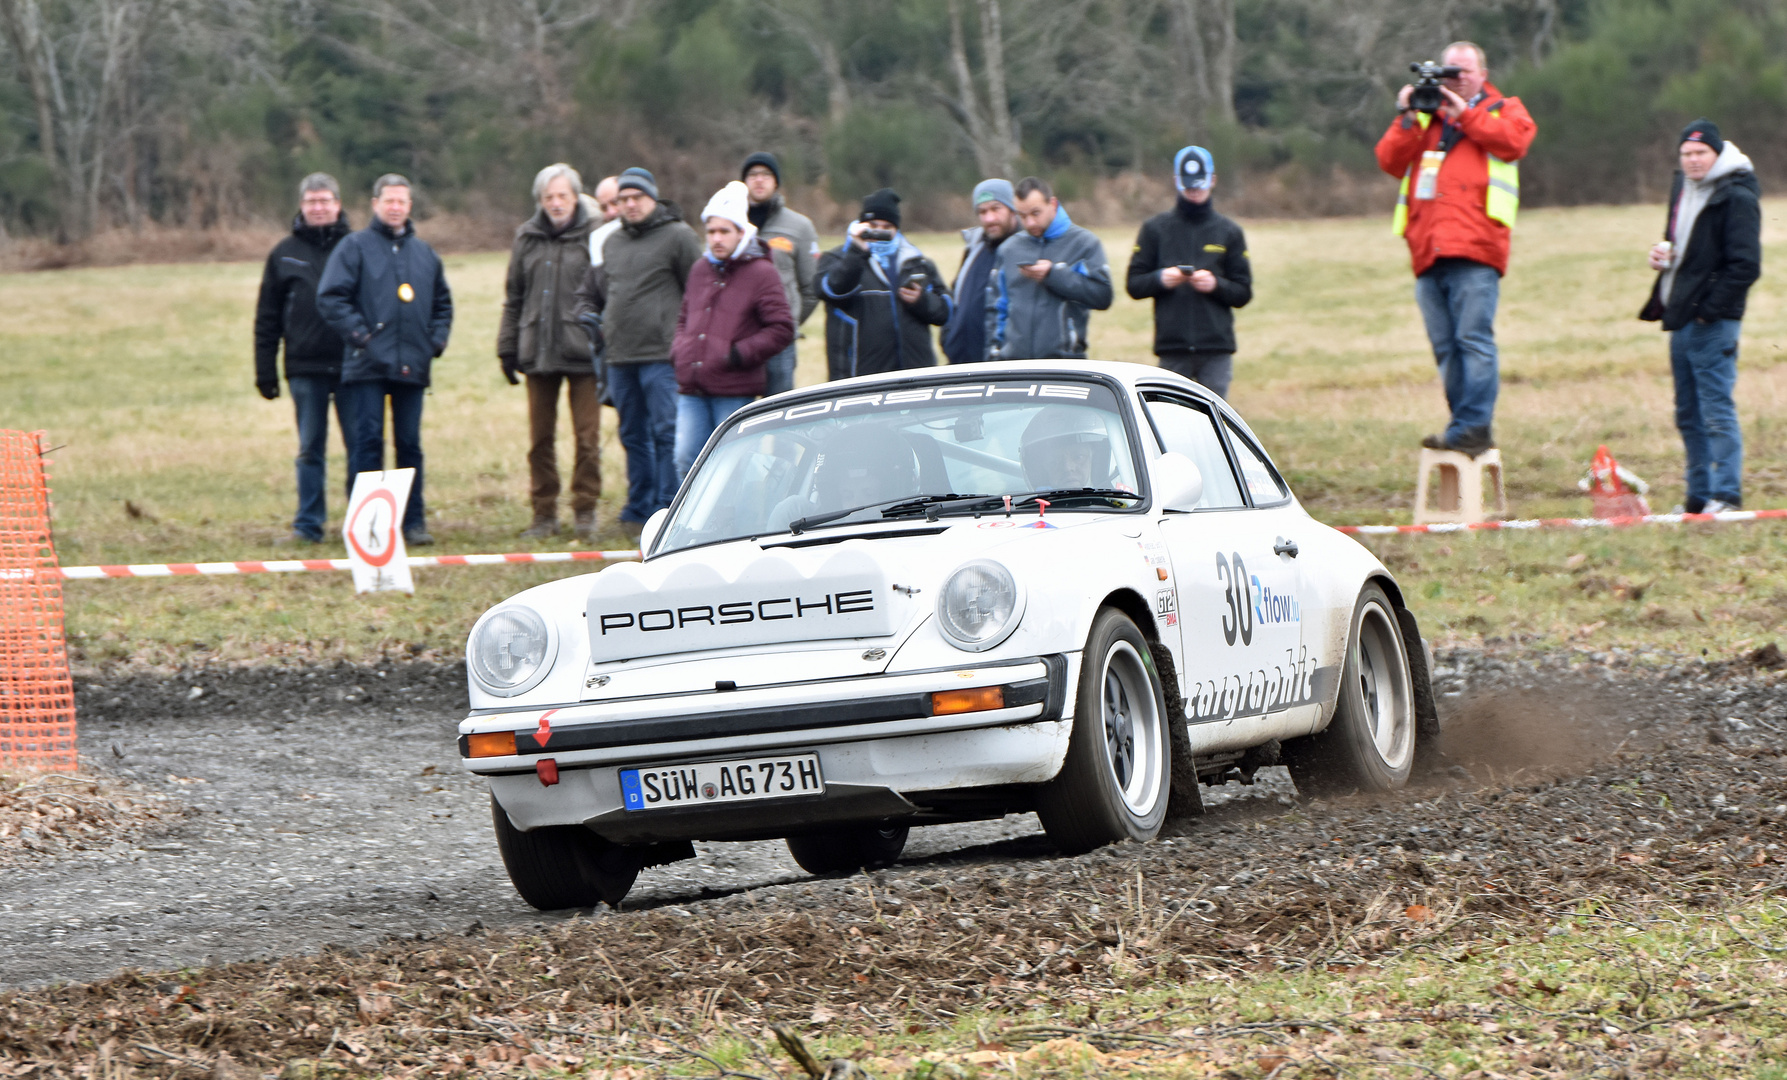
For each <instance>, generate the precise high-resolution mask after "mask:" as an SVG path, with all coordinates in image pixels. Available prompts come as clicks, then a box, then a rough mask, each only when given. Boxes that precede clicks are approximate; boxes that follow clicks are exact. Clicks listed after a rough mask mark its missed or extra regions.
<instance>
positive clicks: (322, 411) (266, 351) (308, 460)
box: [254, 173, 353, 544]
mask: <svg viewBox="0 0 1787 1080" xmlns="http://www.w3.org/2000/svg"><path fill="white" fill-rule="evenodd" d="M347 234H348V223H347V216H346V215H345V214H343V213H342V212H341V185H339V184H337V183H336V182H335V178H334V177H333V176H330V175H329V174H328V173H311V174H310V175H309V176H306V177H305V178H304V180H303V181H302V182H301V183H300V184H299V185H298V214H297V216H296V217H294V218H293V219H292V235H290V236H288V237H286V238H285V239H284V240H281V241H280V242H279V243H278V244H277V245H275V246H274V248H273V252H272V254H270V255H268V256H267V268H266V269H265V270H264V271H262V273H261V296H260V301H259V303H257V304H256V305H255V311H254V385H255V387H256V388H257V389H259V390H260V392H261V396H262V397H264V398H266V399H267V400H268V401H273V400H275V399H277V398H278V397H279V343H280V341H282V340H283V341H284V342H285V381H286V385H288V386H290V387H291V388H292V406H293V408H294V410H295V411H296V413H297V415H298V516H297V517H295V518H293V519H292V540H293V542H295V543H304V544H316V543H320V542H321V541H322V539H323V523H324V522H325V521H327V520H328V516H329V512H328V505H327V502H326V500H325V499H324V497H323V488H324V486H325V485H326V484H327V480H328V477H327V472H326V468H327V465H326V461H327V456H328V447H329V401H330V399H331V398H333V399H334V401H335V420H336V424H337V426H338V427H340V429H341V442H342V446H343V447H344V448H345V447H346V446H347V443H348V427H349V422H348V416H347V406H346V403H345V402H344V401H343V399H342V397H341V395H340V393H339V391H340V389H341V338H340V336H339V335H337V334H336V333H335V331H334V330H333V329H332V328H331V327H330V326H329V324H328V323H326V322H324V321H323V319H322V317H321V316H320V315H318V314H317V310H316V286H317V279H319V278H320V277H322V274H323V266H324V265H325V264H326V263H327V262H328V261H329V253H330V252H331V251H334V250H335V245H336V243H338V242H339V241H340V240H341V238H342V237H344V236H346V235H347ZM348 484H349V487H350V488H351V487H352V485H353V477H352V475H350V476H349V477H348Z"/></svg>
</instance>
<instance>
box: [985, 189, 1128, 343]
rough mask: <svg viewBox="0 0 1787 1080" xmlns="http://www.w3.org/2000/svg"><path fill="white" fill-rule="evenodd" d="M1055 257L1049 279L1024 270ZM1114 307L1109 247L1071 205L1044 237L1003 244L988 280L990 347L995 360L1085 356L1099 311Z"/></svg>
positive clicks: (1025, 237) (1024, 234)
mask: <svg viewBox="0 0 1787 1080" xmlns="http://www.w3.org/2000/svg"><path fill="white" fill-rule="evenodd" d="M1038 259H1047V260H1049V261H1050V262H1051V263H1053V264H1054V265H1053V266H1052V267H1050V268H1049V274H1048V277H1046V278H1045V279H1043V280H1042V281H1040V282H1038V281H1032V280H1030V279H1029V278H1027V277H1025V276H1024V275H1023V274H1022V273H1020V272H1019V271H1018V267H1019V266H1020V265H1022V264H1024V263H1030V262H1035V261H1037V260H1038ZM1110 306H1111V267H1110V263H1109V262H1107V261H1106V259H1105V255H1104V245H1103V244H1101V243H1099V241H1098V237H1096V236H1094V235H1093V234H1092V233H1091V232H1090V231H1088V230H1086V229H1082V228H1080V227H1079V226H1078V225H1075V224H1074V223H1073V221H1072V219H1070V218H1069V217H1068V216H1067V208H1066V207H1064V206H1063V207H1057V208H1056V210H1055V220H1054V221H1053V222H1051V223H1050V224H1049V227H1048V228H1047V229H1046V230H1044V231H1043V234H1042V235H1041V236H1031V235H1030V234H1029V233H1028V232H1020V233H1018V234H1017V235H1015V236H1012V237H1010V238H1008V239H1007V240H1006V241H1005V242H1004V243H1003V244H1000V245H999V254H998V257H997V259H996V261H995V262H994V263H993V274H992V277H991V278H989V279H988V281H987V345H988V354H989V358H990V359H993V360H1043V359H1054V358H1060V359H1069V360H1083V359H1085V357H1086V328H1087V323H1088V321H1089V320H1090V316H1091V313H1092V312H1093V311H1103V310H1105V309H1106V308H1108V307H1110Z"/></svg>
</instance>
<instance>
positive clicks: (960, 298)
mask: <svg viewBox="0 0 1787 1080" xmlns="http://www.w3.org/2000/svg"><path fill="white" fill-rule="evenodd" d="M973 203H974V216H975V217H977V218H979V219H980V224H979V225H977V226H975V227H974V228H972V229H963V230H962V243H963V245H964V248H963V251H962V265H961V267H960V268H958V269H957V270H956V280H955V282H954V284H952V285H951V286H950V292H951V293H952V294H954V297H955V302H956V310H955V313H954V314H953V315H951V316H950V317H949V325H948V326H945V327H944V328H943V355H945V356H947V357H949V362H950V363H952V364H972V363H975V362H977V361H980V360H985V359H986V358H987V312H986V304H987V299H986V298H987V278H988V277H990V276H991V275H992V272H993V259H994V257H995V256H996V255H997V254H998V252H999V245H1000V244H1003V243H1005V240H1006V238H1007V237H1009V236H1011V234H1012V233H1015V232H1017V231H1018V197H1017V196H1016V195H1015V194H1013V193H1012V190H1011V181H1010V180H1001V179H998V178H994V179H991V180H982V181H981V182H980V183H978V184H976V185H974V196H973Z"/></svg>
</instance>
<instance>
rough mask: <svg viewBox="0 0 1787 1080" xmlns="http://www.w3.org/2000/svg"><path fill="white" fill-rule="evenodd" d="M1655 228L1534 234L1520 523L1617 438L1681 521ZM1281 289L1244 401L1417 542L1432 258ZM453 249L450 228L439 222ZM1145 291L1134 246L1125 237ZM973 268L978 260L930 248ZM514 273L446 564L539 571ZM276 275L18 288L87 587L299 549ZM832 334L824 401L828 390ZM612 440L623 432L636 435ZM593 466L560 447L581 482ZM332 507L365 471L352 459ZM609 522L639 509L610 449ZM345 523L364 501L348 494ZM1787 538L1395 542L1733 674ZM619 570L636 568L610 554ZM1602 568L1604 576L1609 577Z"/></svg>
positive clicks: (1772, 619)
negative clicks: (1651, 266)
mask: <svg viewBox="0 0 1787 1080" xmlns="http://www.w3.org/2000/svg"><path fill="white" fill-rule="evenodd" d="M1784 210H1787V201H1770V202H1769V203H1768V204H1767V207H1766V217H1767V229H1768V232H1767V235H1766V237H1765V241H1766V244H1767V249H1768V250H1767V256H1766V259H1767V261H1766V267H1767V270H1766V271H1765V277H1764V279H1763V281H1762V283H1761V284H1760V285H1759V286H1758V288H1757V289H1756V290H1755V292H1754V293H1753V294H1752V299H1751V305H1750V312H1749V317H1748V318H1747V320H1746V322H1745V327H1744V340H1743V354H1742V357H1743V358H1742V377H1741V380H1740V392H1741V400H1740V410H1741V414H1742V418H1743V423H1744V430H1745V437H1746V440H1747V444H1748V445H1747V456H1748V465H1747V481H1748V489H1747V492H1746V494H1747V496H1748V499H1749V505H1751V506H1753V507H1761V506H1770V505H1782V504H1783V503H1784V502H1787V431H1784V427H1783V419H1782V418H1783V408H1782V406H1783V404H1784V403H1787V364H1783V363H1782V360H1783V359H1784V357H1783V353H1782V348H1783V345H1787V307H1784V305H1783V303H1782V301H1783V298H1784V297H1787V284H1784V283H1783V279H1782V278H1781V277H1780V276H1779V273H1778V271H1776V270H1775V268H1776V267H1779V266H1780V265H1782V264H1781V262H1780V259H1781V258H1782V255H1783V254H1784V253H1787V248H1784V244H1787V233H1784V232H1783V228H1782V217H1783V211H1784ZM1659 220H1660V214H1659V212H1658V209H1657V208H1655V207H1600V208H1585V209H1572V210H1539V211H1530V212H1528V213H1526V214H1524V215H1523V216H1522V219H1521V223H1520V228H1519V231H1518V235H1517V238H1516V242H1515V259H1514V265H1513V268H1512V270H1511V272H1510V274H1509V276H1508V278H1507V279H1506V281H1505V282H1504V286H1503V293H1502V302H1501V313H1500V316H1499V318H1498V331H1499V336H1500V340H1501V345H1502V362H1503V371H1504V385H1503V392H1502V398H1501V404H1500V408H1499V412H1498V421H1497V425H1496V430H1497V434H1498V436H1499V437H1500V440H1501V444H1502V447H1503V454H1504V456H1505V457H1506V459H1507V462H1508V481H1509V487H1510V495H1511V498H1512V502H1513V511H1514V513H1515V514H1516V515H1517V516H1563V515H1569V516H1576V515H1582V514H1586V513H1587V509H1588V505H1587V500H1586V499H1584V498H1582V497H1581V496H1579V495H1578V494H1577V492H1576V490H1575V481H1576V479H1577V477H1578V476H1580V475H1581V473H1582V470H1583V469H1584V467H1585V466H1586V463H1587V461H1588V458H1589V457H1590V456H1591V455H1592V454H1593V452H1594V449H1595V447H1596V446H1597V445H1598V444H1600V443H1607V444H1608V445H1609V446H1610V447H1611V448H1612V449H1613V451H1614V452H1615V454H1616V455H1618V456H1619V458H1620V459H1621V461H1622V462H1623V463H1625V464H1627V465H1629V466H1630V467H1632V468H1633V469H1635V470H1636V471H1637V472H1638V473H1639V474H1641V475H1643V476H1645V477H1647V478H1648V479H1650V480H1651V481H1652V482H1653V483H1654V484H1655V485H1656V486H1655V490H1654V492H1653V494H1652V503H1653V506H1655V507H1656V508H1658V509H1659V510H1666V509H1668V508H1669V506H1670V505H1671V504H1673V503H1674V502H1676V501H1678V499H1679V497H1680V476H1679V474H1680V453H1681V451H1680V443H1679V440H1678V439H1677V437H1676V434H1675V431H1674V428H1673V426H1672V418H1671V404H1670V401H1671V390H1670V383H1669V377H1668V365H1667V360H1666V347H1665V341H1664V338H1663V336H1662V335H1661V334H1660V333H1658V331H1657V330H1656V328H1655V327H1654V325H1651V324H1645V323H1640V322H1638V321H1637V320H1636V319H1634V318H1633V317H1632V316H1633V313H1634V312H1635V311H1636V310H1637V309H1638V307H1639V305H1640V303H1641V302H1642V300H1643V298H1644V294H1645V290H1646V289H1647V288H1648V285H1649V279H1650V275H1649V273H1648V272H1647V271H1645V270H1644V268H1643V265H1642V252H1643V250H1644V248H1645V247H1646V246H1647V245H1648V243H1649V240H1650V238H1651V237H1652V236H1653V235H1654V234H1655V233H1656V231H1657V228H1658V225H1659ZM1247 224H1248V225H1249V240H1250V244H1251V246H1252V254H1253V262H1254V267H1255V274H1256V279H1257V284H1256V288H1257V293H1256V299H1255V301H1254V303H1253V305H1252V306H1251V307H1249V308H1247V309H1246V310H1245V311H1244V312H1242V314H1241V318H1240V337H1241V345H1242V352H1241V353H1240V355H1239V357H1238V359H1237V374H1236V381H1235V386H1234V390H1233V399H1234V401H1235V403H1236V405H1237V406H1239V408H1240V409H1241V411H1242V412H1243V414H1244V415H1246V416H1247V417H1248V418H1249V420H1250V422H1251V423H1252V424H1253V425H1254V426H1255V428H1256V429H1257V430H1258V431H1259V432H1260V433H1261V435H1262V437H1263V438H1264V439H1265V440H1266V442H1267V446H1268V447H1269V449H1270V450H1271V451H1272V452H1273V454H1274V455H1275V457H1276V458H1277V460H1278V461H1279V463H1280V465H1281V466H1282V467H1283V468H1284V469H1285V471H1286V472H1287V474H1288V475H1289V476H1290V478H1291V480H1292V482H1293V485H1294V487H1295V488H1296V490H1297V491H1298V493H1299V494H1300V496H1301V497H1302V498H1303V500H1304V502H1305V504H1306V505H1307V506H1308V507H1309V509H1310V511H1311V512H1312V513H1314V514H1315V515H1316V516H1317V517H1319V518H1321V519H1322V520H1324V521H1328V522H1331V523H1345V522H1390V521H1406V520H1408V516H1409V511H1410V503H1411V501H1412V497H1413V491H1414V483H1415V477H1414V462H1415V456H1416V451H1417V446H1418V443H1419V439H1420V436H1421V435H1422V434H1424V433H1425V432H1428V431H1431V430H1436V429H1438V428H1439V427H1440V426H1441V425H1442V424H1443V422H1444V417H1445V410H1444V403H1443V398H1442V395H1441V392H1440V388H1439V385H1438V382H1437V379H1436V378H1435V375H1434V371H1433V364H1432V359H1431V355H1430V353H1429V352H1428V350H1427V345H1426V341H1425V337H1424V335H1423V333H1422V330H1421V327H1420V321H1419V317H1418V315H1417V313H1416V310H1415V306H1414V302H1413V299H1412V287H1411V281H1410V278H1409V275H1408V271H1407V256H1406V253H1405V251H1404V250H1403V247H1402V245H1401V242H1400V241H1398V240H1397V239H1395V238H1394V237H1392V236H1391V235H1390V233H1389V231H1388V225H1387V215H1385V216H1384V217H1382V218H1379V217H1372V218H1356V219H1329V220H1318V221H1260V222H1251V223H1247ZM423 231H424V235H426V232H427V230H426V228H424V230H423ZM1103 235H1104V239H1105V245H1106V249H1107V250H1108V251H1109V252H1110V253H1111V257H1112V261H1113V263H1114V265H1115V268H1116V270H1117V273H1118V274H1119V276H1121V273H1122V268H1123V266H1124V264H1125V261H1126V259H1127V256H1128V252H1129V249H1130V243H1131V237H1132V235H1133V234H1132V232H1131V231H1129V230H1107V231H1105V232H1104V233H1103ZM917 239H918V240H919V242H920V243H921V244H922V245H923V246H924V247H925V248H926V250H927V251H929V252H930V253H931V254H932V255H933V256H934V257H935V258H936V259H937V261H938V263H939V264H940V265H941V266H943V267H944V269H945V272H946V273H953V270H954V267H955V265H956V263H957V261H958V249H957V247H956V243H955V238H954V237H953V236H951V235H945V234H930V235H925V236H921V237H918V238H917ZM504 265H505V256H504V255H502V254H483V255H453V256H449V257H448V258H447V274H448V278H449V280H450V282H451V283H452V286H453V289H454V295H455V300H456V304H457V310H458V319H457V323H456V326H455V330H454V335H453V343H452V346H451V348H450V349H449V350H448V352H447V354H446V356H445V357H444V358H443V359H442V360H441V361H440V362H439V364H438V367H437V375H436V385H435V389H434V393H433V395H432V397H431V398H430V400H429V402H428V406H427V413H426V417H425V420H424V441H425V445H426V448H427V451H428V453H429V462H428V467H429V472H428V489H427V494H428V500H429V505H430V512H431V516H432V517H431V520H432V524H433V528H434V531H435V533H436V535H437V536H439V537H440V538H441V539H442V544H441V545H440V547H438V548H437V549H436V550H437V551H441V552H473V551H508V550H514V549H516V548H517V546H518V542H517V541H516V540H515V539H514V534H515V532H516V531H517V530H519V529H520V528H521V527H522V526H524V525H525V524H526V523H527V514H528V510H527V505H526V498H525V494H526V471H527V470H526V466H525V463H524V459H523V452H524V447H523V440H524V436H525V430H526V421H525V402H524V399H523V395H522V393H521V391H520V390H519V389H517V388H512V387H510V386H508V385H507V384H506V383H504V381H503V380H502V378H501V376H500V374H499V373H498V370H497V364H496V360H495V357H494V355H493V348H494V341H495V336H496V322H497V316H498V312H499V307H500V300H501V284H502V273H503V268H504ZM259 273H260V265H259V264H258V263H207V264H191V265H178V266H133V267H120V268H111V269H86V270H68V271H56V272H44V273H34V274H11V275H0V386H3V387H4V388H5V389H4V393H0V427H9V428H23V429H43V430H46V431H48V433H49V439H50V445H52V446H59V447H60V449H58V450H57V452H56V453H55V454H54V455H53V460H54V466H53V483H54V487H55V503H56V528H57V542H58V549H59V553H60V556H61V559H62V561H63V562H64V563H68V564H79V563H94V562H107V563H122V562H160V561H171V560H180V561H190V560H206V559H244V558H271V557H291V556H293V555H295V554H296V552H294V551H293V550H292V549H290V548H288V547H284V546H282V544H281V541H282V538H283V537H284V536H285V535H286V534H287V532H288V531H289V528H288V522H289V520H290V515H291V512H292V507H293V502H294V481H293V475H292V465H291V457H292V453H293V449H294V448H293V441H294V440H293V427H292V420H291V408H290V403H289V399H281V400H280V401H277V402H265V401H262V400H261V399H260V398H259V396H258V395H256V393H255V391H254V388H253V378H252V360H251V356H252V349H251V326H250V324H251V319H252V313H253V305H254V296H255V290H256V286H257V283H258V279H259ZM1119 294H1120V295H1119V299H1118V302H1117V303H1116V305H1115V306H1114V307H1113V309H1112V310H1111V311H1110V312H1107V313H1103V314H1100V315H1098V316H1096V317H1095V318H1094V320H1093V335H1092V337H1093V355H1095V356H1097V357H1100V358H1107V359H1119V360H1131V361H1137V362H1149V361H1150V360H1151V356H1150V352H1149V344H1150V334H1151V323H1150V316H1149V311H1148V307H1147V305H1145V304H1142V303H1136V302H1133V301H1130V300H1129V299H1128V298H1127V297H1124V296H1122V295H1121V289H1119ZM819 327H820V322H819V320H818V318H815V319H814V320H813V321H811V322H809V323H808V326H807V330H808V334H809V336H808V337H807V338H806V339H805V340H803V341H802V343H801V368H800V381H801V382H802V383H803V384H804V383H809V382H813V381H817V380H818V379H820V378H822V377H823V371H824V361H823V356H822V354H821V349H822V340H821V338H820V336H819V333H818V331H819ZM609 419H610V420H612V415H611V416H610V418H609ZM569 452H570V448H569V446H568V445H562V446H561V451H560V453H561V458H562V459H567V460H568V456H569ZM330 468H331V483H332V484H338V483H339V480H340V478H341V477H342V476H343V473H342V462H341V454H340V449H339V444H337V445H336V447H335V452H334V454H333V455H332V458H331V462H330ZM604 475H605V484H606V493H605V495H604V499H603V509H602V520H603V521H604V522H605V523H607V522H611V521H612V520H613V513H614V510H615V509H616V508H617V507H618V505H619V498H620V496H621V494H622V491H623V487H624V480H623V476H624V471H623V463H622V459H621V456H620V452H619V447H618V444H617V443H616V441H615V439H614V428H613V424H612V423H609V424H608V426H607V430H606V432H605V460H604ZM331 508H332V509H333V510H334V511H335V512H336V513H337V514H338V513H339V510H340V499H339V498H338V497H336V498H332V503H331ZM1781 528H1782V527H1781V526H1780V525H1778V524H1757V525H1747V526H1722V527H1720V526H1697V527H1688V528H1674V529H1671V528H1665V529H1656V528H1653V529H1646V530H1629V531H1623V532H1619V533H1611V532H1609V533H1601V532H1597V533H1595V534H1592V535H1585V534H1568V533H1554V534H1543V535H1535V534H1525V535H1483V536H1472V537H1438V536H1434V537H1409V538H1398V539H1393V540H1390V541H1385V542H1374V544H1373V546H1374V548H1376V549H1377V550H1378V551H1379V552H1380V554H1381V555H1382V556H1383V557H1384V558H1385V559H1386V561H1388V562H1389V563H1390V564H1391V566H1392V568H1393V569H1395V570H1396V571H1397V573H1398V574H1399V576H1400V577H1402V578H1403V579H1404V581H1405V584H1407V585H1408V586H1410V588H1411V591H1412V592H1413V594H1414V595H1416V596H1417V597H1419V598H1420V605H1421V607H1420V614H1421V616H1422V618H1423V621H1424V625H1426V626H1427V627H1428V628H1429V629H1430V631H1431V632H1432V633H1434V634H1435V635H1436V636H1438V637H1440V638H1442V639H1446V640H1472V639H1480V638H1493V637H1500V638H1509V637H1511V636H1514V635H1520V636H1521V638H1520V639H1521V640H1529V639H1530V640H1532V641H1535V642H1539V643H1547V644H1572V645H1582V646H1586V647H1590V648H1602V647H1607V646H1616V645H1618V646H1633V647H1637V646H1649V645H1656V646H1662V647H1664V648H1667V649H1670V650H1674V651H1692V652H1699V651H1700V650H1701V649H1703V648H1704V649H1707V650H1709V655H1729V654H1731V653H1732V652H1733V651H1735V650H1742V649H1745V648H1748V647H1751V646H1752V645H1753V644H1759V643H1761V642H1763V641H1766V640H1769V639H1770V635H1772V634H1773V632H1774V629H1775V627H1776V625H1778V624H1779V622H1780V621H1781V618H1782V616H1783V615H1787V577H1784V576H1783V575H1782V574H1781V572H1780V569H1779V563H1780V559H1779V555H1780V553H1781V552H1782V550H1783V547H1782V543H1781V532H1780V530H1781ZM600 542H601V544H602V546H617V545H618V544H619V543H620V538H619V536H618V534H610V535H609V536H607V537H605V538H603V539H602V540H601V541H600ZM1578 556H1580V557H1578ZM564 572H571V571H566V570H563V569H554V568H539V569H526V568H515V569H495V570H489V569H477V570H461V569H454V570H433V571H422V572H420V573H419V574H418V591H417V595H416V596H415V597H413V598H408V597H402V596H393V595H388V594H387V595H382V596H375V597H367V598H356V597H354V595H353V594H352V592H351V590H350V588H349V586H348V584H347V579H346V576H345V575H303V576H298V575H294V576H288V577H280V578H252V579H250V578H224V579H208V580H193V579H182V580H175V581H108V582H77V583H71V584H70V585H69V586H68V590H67V594H68V595H67V602H68V608H69V629H70V633H71V636H72V637H73V638H74V641H75V644H76V647H77V653H78V655H79V656H81V657H82V658H83V659H85V660H86V661H89V662H105V661H114V660H124V659H127V658H132V659H136V660H139V661H146V662H152V663H181V662H185V661H188V660H192V659H194V658H196V657H201V656H204V657H212V658H223V659H228V660H250V659H254V658H262V657H267V656H281V657H290V658H311V657H336V656H354V657H363V656H367V655H378V654H379V653H381V652H390V651H394V650H399V649H405V650H407V651H410V652H412V653H422V654H445V655H452V654H454V653H456V652H457V650H458V649H459V647H460V645H461V642H462V641H463V636H464V633H465V631H466V630H467V628H469V626H470V625H471V622H472V620H473V619H474V618H475V616H476V615H477V613H478V612H479V611H481V610H482V609H483V608H484V607H485V606H486V605H487V604H489V603H491V602H493V601H495V600H497V599H499V598H501V597H502V596H504V595H507V594H508V593H510V592H513V591H515V590H517V589H519V588H522V587H525V586H526V585H528V584H531V583H533V582H535V581H539V580H544V579H545V578H546V577H549V576H553V575H555V574H559V573H564Z"/></svg>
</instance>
